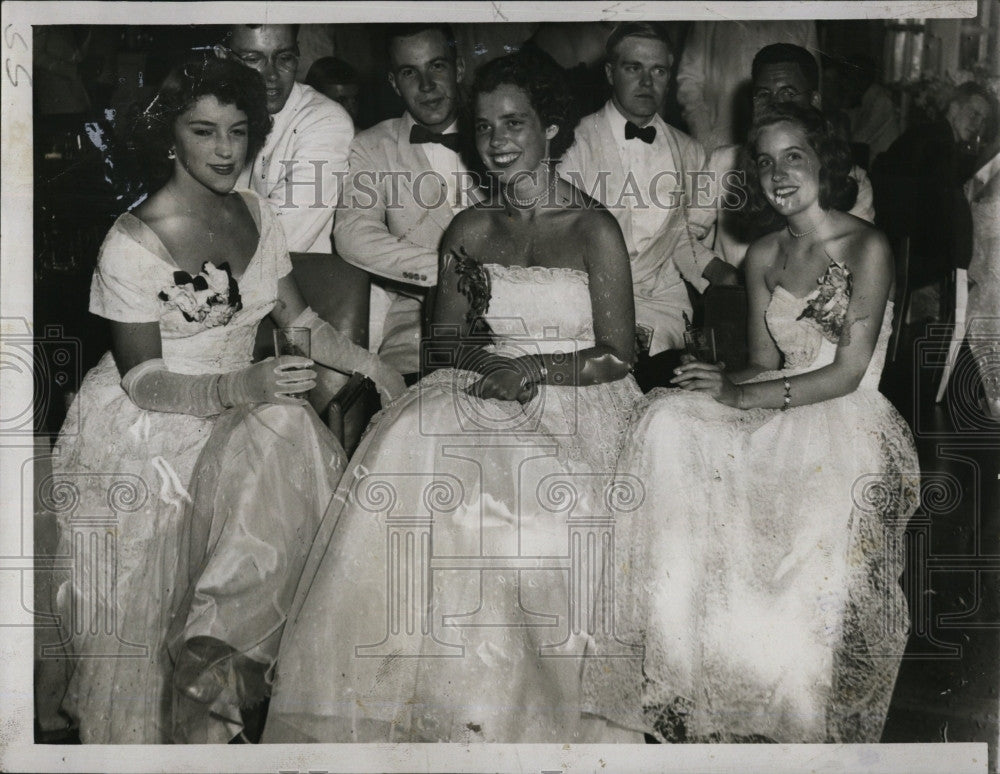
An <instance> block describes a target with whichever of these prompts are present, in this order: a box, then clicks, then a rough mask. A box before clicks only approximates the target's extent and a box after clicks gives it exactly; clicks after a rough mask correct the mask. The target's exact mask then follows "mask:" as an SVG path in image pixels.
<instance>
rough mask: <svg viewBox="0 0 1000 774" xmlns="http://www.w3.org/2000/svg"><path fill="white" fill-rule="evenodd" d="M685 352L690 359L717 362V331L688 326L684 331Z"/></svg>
mask: <svg viewBox="0 0 1000 774" xmlns="http://www.w3.org/2000/svg"><path fill="white" fill-rule="evenodd" d="M684 352H685V353H686V354H687V355H688V359H694V360H698V361H700V362H702V363H715V331H714V330H713V329H711V328H688V329H687V330H686V331H684Z"/></svg>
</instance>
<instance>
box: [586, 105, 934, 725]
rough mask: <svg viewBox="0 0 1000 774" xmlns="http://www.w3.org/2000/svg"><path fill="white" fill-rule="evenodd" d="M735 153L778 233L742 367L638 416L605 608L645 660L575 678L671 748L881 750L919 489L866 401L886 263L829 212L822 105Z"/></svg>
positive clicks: (915, 474)
mask: <svg viewBox="0 0 1000 774" xmlns="http://www.w3.org/2000/svg"><path fill="white" fill-rule="evenodd" d="M747 151H748V157H749V158H750V159H751V160H752V162H753V169H752V171H751V172H750V177H749V180H748V184H749V186H750V189H751V191H752V199H753V201H754V202H756V205H757V206H758V208H760V207H762V206H765V205H766V207H767V208H768V210H770V211H772V212H773V213H774V214H775V215H776V216H778V217H779V218H780V219H781V222H782V226H781V229H780V230H778V231H774V232H772V233H770V234H768V235H766V236H764V237H762V238H761V239H759V240H757V241H756V242H754V243H753V244H751V246H750V249H749V252H748V253H747V259H746V260H747V264H746V265H747V289H748V293H749V321H748V328H749V345H750V365H749V366H748V367H747V368H746V369H745V370H743V371H740V372H735V373H734V372H730V371H727V370H725V366H724V364H722V363H714V362H704V361H697V360H693V359H691V360H689V362H687V363H685V364H683V365H681V366H680V367H678V368H677V369H676V371H675V376H674V378H673V380H672V381H673V383H674V384H675V385H677V387H678V388H679V389H669V390H657V391H654V392H652V393H650V394H649V396H648V400H649V406H648V408H647V409H646V410H645V411H643V412H642V413H641V414H639V415H638V417H637V419H636V422H635V424H634V425H633V427H632V430H631V435H630V438H629V442H628V444H627V446H626V450H625V452H624V454H623V455H622V458H621V461H620V464H619V474H621V475H624V474H629V475H633V476H636V477H638V478H639V479H640V480H641V481H642V482H643V484H644V485H645V500H644V502H643V504H642V505H641V506H640V507H639V509H638V510H637V512H636V513H635V514H633V516H632V518H630V519H628V520H627V521H624V522H621V527H622V530H621V531H620V532H619V538H620V541H621V542H620V543H619V547H620V553H619V556H618V557H617V560H616V563H615V566H616V567H618V568H619V576H618V586H617V590H618V592H619V593H618V597H617V599H616V601H617V603H618V605H617V613H618V618H617V622H618V629H617V632H618V636H619V638H620V639H622V640H624V641H625V642H628V643H630V644H633V645H636V646H640V645H641V646H642V647H643V648H644V654H645V655H644V658H643V659H642V660H641V661H623V660H619V661H617V662H612V663H608V662H604V663H602V662H600V661H595V662H593V663H592V664H591V663H588V669H587V672H586V675H585V684H588V685H590V686H591V687H592V688H593V691H594V693H593V698H594V701H595V704H596V706H598V707H603V711H604V713H605V714H606V715H607V716H608V717H611V718H614V719H616V720H618V721H619V722H621V723H624V724H626V725H629V726H631V727H634V728H638V729H643V730H646V731H648V732H649V733H653V734H656V735H657V736H659V737H660V738H661V739H663V740H665V741H731V742H737V741H776V742H796V743H797V742H877V741H878V740H879V736H880V734H881V730H882V725H883V723H884V721H885V715H886V710H887V707H888V704H889V698H890V696H891V695H892V689H893V684H894V681H895V678H896V672H897V670H898V667H899V662H900V658H901V657H902V653H903V648H904V646H905V644H906V633H907V625H908V620H907V614H906V600H905V598H904V596H903V594H902V590H901V589H900V586H899V576H900V573H901V572H902V567H903V564H902V563H903V544H902V533H903V530H904V528H905V527H906V523H907V520H908V519H909V517H910V515H911V514H912V513H913V511H914V509H915V507H916V505H917V496H918V491H919V490H918V483H919V481H918V479H919V465H918V461H917V456H916V450H915V448H914V445H913V439H912V436H911V433H910V430H909V428H908V427H907V426H906V424H905V423H904V422H903V419H902V417H900V416H899V414H898V413H897V412H896V410H895V409H894V408H893V407H892V406H891V404H890V403H889V402H888V401H887V400H886V399H885V398H884V397H883V396H882V395H881V394H880V393H879V392H878V384H879V377H880V375H881V372H882V364H883V362H884V360H885V354H886V347H887V343H888V339H889V334H890V330H891V324H892V303H891V301H889V299H890V297H891V293H892V285H893V263H892V255H891V253H890V251H889V247H888V245H887V243H886V239H885V237H884V236H883V235H882V234H881V233H880V232H879V231H877V230H876V229H874V228H873V227H872V226H870V225H869V224H868V223H866V222H864V221H862V220H860V219H859V218H856V217H854V216H852V215H849V214H846V213H845V212H844V211H843V210H844V209H846V208H848V207H850V206H851V204H852V203H853V199H854V192H855V187H854V183H853V181H852V180H850V179H849V178H848V171H849V169H850V164H849V161H848V151H847V148H846V145H845V144H844V143H843V141H842V140H840V139H838V137H837V136H836V134H835V133H834V129H833V127H832V125H831V124H830V123H829V122H828V121H827V120H826V119H824V117H823V116H822V115H821V114H820V113H819V112H818V111H816V110H815V109H813V108H802V107H798V106H795V105H782V106H779V107H776V108H774V109H773V110H772V111H771V112H769V113H767V114H765V115H763V116H758V117H757V119H756V122H755V124H754V127H753V129H752V131H751V134H750V138H749V143H748V149H747ZM625 570H627V571H625ZM591 666H593V667H594V668H593V669H591Z"/></svg>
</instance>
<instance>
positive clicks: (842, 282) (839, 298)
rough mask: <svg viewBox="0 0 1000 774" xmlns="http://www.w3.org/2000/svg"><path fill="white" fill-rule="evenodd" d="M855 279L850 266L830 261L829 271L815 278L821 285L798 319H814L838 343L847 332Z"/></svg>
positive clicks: (825, 334)
mask: <svg viewBox="0 0 1000 774" xmlns="http://www.w3.org/2000/svg"><path fill="white" fill-rule="evenodd" d="M853 281H854V278H853V276H852V275H851V270H850V269H848V268H847V267H846V266H842V265H840V264H839V263H837V262H836V261H834V260H831V261H830V265H829V266H827V267H826V273H825V274H824V275H823V276H822V277H820V278H819V279H818V280H816V282H817V283H818V284H819V288H817V289H816V290H815V291H814V292H813V294H812V295H811V296H810V298H809V302H808V303H807V304H806V306H805V309H803V310H802V314H800V315H799V316H798V318H797V319H799V320H811V321H812V322H813V323H815V324H816V325H817V326H818V327H819V329H820V331H821V332H822V334H823V337H824V338H825V339H827V341H830V342H831V343H833V344H836V343H837V342H839V341H840V337H841V335H842V334H843V332H844V321H845V320H846V318H847V305H848V304H849V303H850V301H851V287H852V285H853Z"/></svg>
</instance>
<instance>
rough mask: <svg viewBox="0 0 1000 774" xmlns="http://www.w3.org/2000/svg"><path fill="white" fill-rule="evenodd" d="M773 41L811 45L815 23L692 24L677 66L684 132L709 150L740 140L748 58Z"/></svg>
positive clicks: (729, 22)
mask: <svg viewBox="0 0 1000 774" xmlns="http://www.w3.org/2000/svg"><path fill="white" fill-rule="evenodd" d="M775 42H782V43H794V44H797V46H796V48H799V50H802V51H804V50H805V48H810V49H814V48H816V45H817V41H816V22H814V21H812V20H811V19H800V20H781V21H777V20H774V21H753V20H750V19H743V20H740V21H699V22H693V23H692V24H691V27H690V28H689V30H688V33H687V36H686V38H685V40H684V53H683V54H682V56H681V62H680V65H679V66H678V68H677V101H678V103H680V105H681V108H682V114H683V116H684V120H685V121H686V122H687V125H688V131H690V132H691V135H692V136H693V137H694V138H695V139H696V140H698V142H700V143H701V144H702V145H704V146H705V150H706V151H707V152H708V153H711V152H712V151H713V150H715V149H716V148H717V147H719V146H720V145H731V144H732V143H742V142H743V139H744V133H745V132H746V129H747V128H749V127H745V126H741V124H745V123H746V114H745V110H742V109H741V108H743V105H742V104H740V103H741V102H742V101H743V100H742V99H741V95H742V93H743V90H744V89H745V88H746V85H747V77H748V70H749V69H750V61H751V59H752V58H753V56H754V54H756V53H757V51H759V50H760V48H761V46H764V45H765V44H768V43H775ZM803 46H804V47H805V48H803ZM747 107H749V106H747Z"/></svg>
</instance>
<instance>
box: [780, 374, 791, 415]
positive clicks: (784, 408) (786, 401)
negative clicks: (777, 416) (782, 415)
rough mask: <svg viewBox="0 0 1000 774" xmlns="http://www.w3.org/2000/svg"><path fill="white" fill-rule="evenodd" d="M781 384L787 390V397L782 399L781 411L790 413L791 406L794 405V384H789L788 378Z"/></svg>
mask: <svg viewBox="0 0 1000 774" xmlns="http://www.w3.org/2000/svg"><path fill="white" fill-rule="evenodd" d="M781 384H782V386H783V387H784V388H785V395H784V397H783V398H782V403H781V410H782V411H788V408H789V406H791V405H792V383H791V382H789V381H788V379H787V377H786V378H785V379H784V380H783V381H782V383H781Z"/></svg>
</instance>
